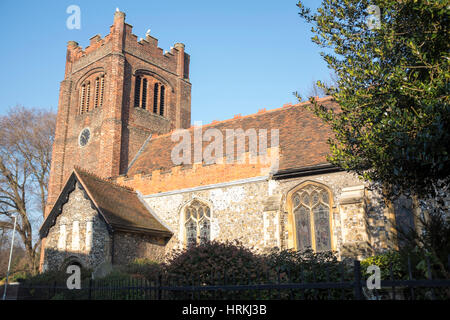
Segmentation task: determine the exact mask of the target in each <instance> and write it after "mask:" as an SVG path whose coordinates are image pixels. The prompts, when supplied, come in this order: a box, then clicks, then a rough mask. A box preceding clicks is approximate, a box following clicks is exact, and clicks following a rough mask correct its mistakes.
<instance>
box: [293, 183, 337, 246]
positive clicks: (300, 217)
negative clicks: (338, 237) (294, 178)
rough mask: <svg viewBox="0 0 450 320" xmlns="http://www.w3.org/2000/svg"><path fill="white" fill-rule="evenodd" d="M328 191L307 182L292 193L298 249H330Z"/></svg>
mask: <svg viewBox="0 0 450 320" xmlns="http://www.w3.org/2000/svg"><path fill="white" fill-rule="evenodd" d="M329 199H330V197H329V195H328V191H327V190H326V189H325V188H323V187H320V186H317V185H313V184H309V185H307V186H305V187H303V188H301V189H300V190H298V191H297V192H295V193H294V194H293V195H292V205H293V208H292V211H293V215H294V221H295V234H296V242H297V249H298V250H301V251H303V250H305V249H307V248H312V249H314V250H315V251H328V250H331V230H330V202H329Z"/></svg>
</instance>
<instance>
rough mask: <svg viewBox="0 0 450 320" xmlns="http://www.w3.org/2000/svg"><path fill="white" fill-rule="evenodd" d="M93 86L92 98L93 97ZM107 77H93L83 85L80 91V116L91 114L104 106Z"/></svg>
mask: <svg viewBox="0 0 450 320" xmlns="http://www.w3.org/2000/svg"><path fill="white" fill-rule="evenodd" d="M91 84H92V91H93V93H92V97H91ZM104 90H105V75H104V74H102V75H100V76H99V75H98V73H97V74H96V75H92V76H90V77H89V78H87V79H86V80H84V81H83V82H82V83H81V86H80V89H79V94H78V95H79V108H78V110H79V114H83V113H86V112H89V111H90V110H92V109H96V108H99V107H101V106H102V105H103V96H104Z"/></svg>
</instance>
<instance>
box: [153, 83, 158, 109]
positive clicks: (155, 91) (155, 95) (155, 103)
mask: <svg viewBox="0 0 450 320" xmlns="http://www.w3.org/2000/svg"><path fill="white" fill-rule="evenodd" d="M158 91H159V84H158V83H155V86H154V89H153V113H158Z"/></svg>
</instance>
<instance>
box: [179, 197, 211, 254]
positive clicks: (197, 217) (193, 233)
mask: <svg viewBox="0 0 450 320" xmlns="http://www.w3.org/2000/svg"><path fill="white" fill-rule="evenodd" d="M184 216H185V228H186V243H187V245H195V244H199V243H204V242H206V241H209V240H210V239H211V221H210V219H211V213H210V209H209V207H208V206H207V205H205V204H204V203H202V202H200V201H198V200H194V201H193V202H192V203H191V204H190V205H189V206H188V207H186V209H185V212H184Z"/></svg>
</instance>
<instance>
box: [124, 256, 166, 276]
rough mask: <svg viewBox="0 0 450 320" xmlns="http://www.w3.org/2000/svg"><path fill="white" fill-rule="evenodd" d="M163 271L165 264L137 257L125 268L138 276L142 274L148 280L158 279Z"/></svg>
mask: <svg viewBox="0 0 450 320" xmlns="http://www.w3.org/2000/svg"><path fill="white" fill-rule="evenodd" d="M162 271H163V265H162V264H160V263H158V262H155V261H152V260H150V259H147V258H139V259H135V260H134V261H133V262H132V263H130V264H128V265H127V266H126V267H125V268H124V272H126V273H128V274H131V275H134V276H135V277H136V276H138V277H139V276H142V277H144V278H145V279H146V280H148V281H156V280H157V279H158V275H159V274H161V273H162Z"/></svg>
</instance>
